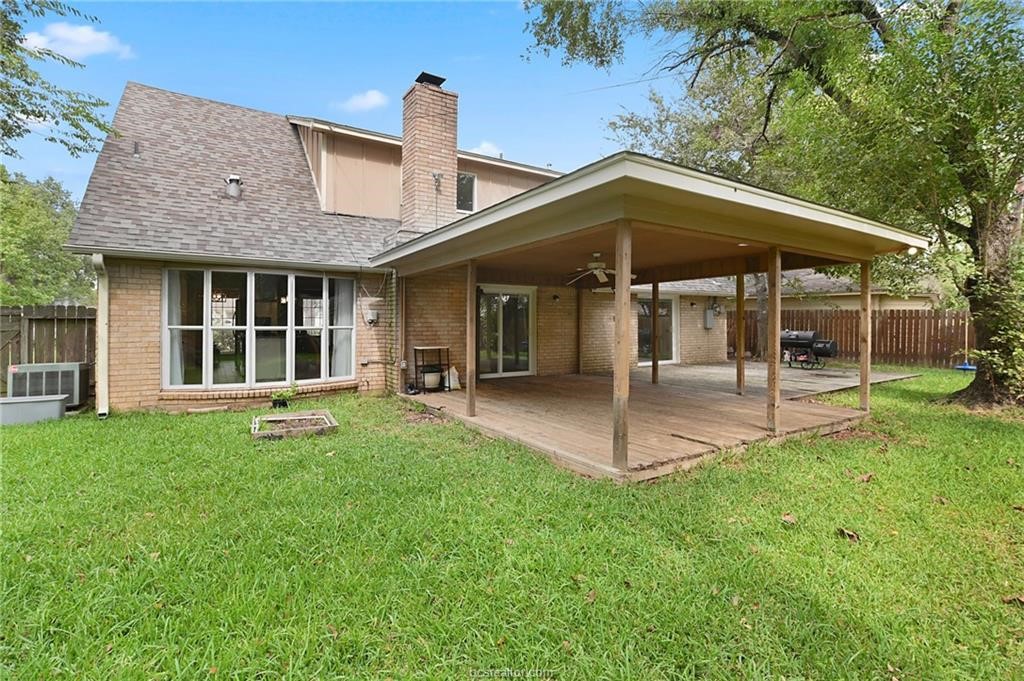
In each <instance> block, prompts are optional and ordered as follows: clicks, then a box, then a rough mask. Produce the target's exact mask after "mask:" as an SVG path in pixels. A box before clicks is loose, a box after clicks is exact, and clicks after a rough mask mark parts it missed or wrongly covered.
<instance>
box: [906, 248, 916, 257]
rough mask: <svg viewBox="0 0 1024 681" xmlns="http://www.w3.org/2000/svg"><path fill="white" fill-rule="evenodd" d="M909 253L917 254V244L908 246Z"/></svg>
mask: <svg viewBox="0 0 1024 681" xmlns="http://www.w3.org/2000/svg"><path fill="white" fill-rule="evenodd" d="M907 255H917V246H911V247H910V248H908V249H907Z"/></svg>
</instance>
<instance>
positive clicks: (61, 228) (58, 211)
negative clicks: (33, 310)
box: [0, 165, 95, 305]
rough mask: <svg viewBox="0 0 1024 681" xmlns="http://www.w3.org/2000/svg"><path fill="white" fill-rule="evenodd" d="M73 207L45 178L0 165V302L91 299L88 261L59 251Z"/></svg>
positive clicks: (60, 189) (63, 191)
mask: <svg viewBox="0 0 1024 681" xmlns="http://www.w3.org/2000/svg"><path fill="white" fill-rule="evenodd" d="M76 214H77V210H76V208H75V204H74V202H73V201H72V200H71V195H70V194H69V193H68V191H67V190H66V189H64V187H62V186H61V184H60V183H59V182H57V180H55V179H53V178H52V177H49V178H47V179H45V180H42V181H40V182H31V181H29V180H27V179H25V177H24V176H23V175H14V176H11V175H10V174H8V172H7V169H6V168H4V167H3V165H0V303H2V304H4V305H49V304H51V303H55V302H57V303H91V302H93V300H94V299H95V294H94V292H93V282H94V281H95V275H94V273H93V270H92V266H91V265H90V263H89V261H88V260H87V259H86V258H84V257H83V256H80V255H74V254H72V253H68V252H67V251H65V250H64V244H65V243H67V240H68V235H69V234H70V233H71V226H72V225H73V224H74V222H75V215H76Z"/></svg>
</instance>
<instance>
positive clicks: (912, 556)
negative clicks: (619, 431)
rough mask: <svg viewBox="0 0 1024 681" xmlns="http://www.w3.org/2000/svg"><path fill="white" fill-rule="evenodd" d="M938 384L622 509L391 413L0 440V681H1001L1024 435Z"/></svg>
mask: <svg viewBox="0 0 1024 681" xmlns="http://www.w3.org/2000/svg"><path fill="white" fill-rule="evenodd" d="M965 380H966V379H965V378H964V377H963V376H958V375H954V374H952V373H951V372H938V371H930V372H926V373H925V375H924V376H923V377H921V378H919V379H914V380H910V381H905V382H898V383H893V384H888V385H885V386H881V387H878V388H877V389H876V390H875V391H874V405H875V412H874V414H875V416H874V419H873V420H872V421H871V422H870V424H868V425H867V426H865V427H864V428H862V429H861V430H859V431H856V432H855V433H854V434H853V435H852V436H851V435H847V436H841V437H829V438H808V439H803V440H799V441H792V442H789V443H786V444H784V445H781V446H776V447H754V448H752V449H750V450H748V451H747V452H745V453H743V454H736V455H732V456H725V457H723V458H720V459H719V460H717V461H715V462H712V463H709V464H708V465H705V466H703V467H701V468H699V469H697V470H696V471H693V472H691V473H689V474H686V475H678V476H675V477H672V478H668V479H665V480H662V481H660V482H657V483H654V484H630V485H624V486H616V485H614V484H612V483H609V482H603V481H592V480H586V479H582V478H579V477H576V476H574V475H572V474H570V473H568V472H565V471H563V470H560V469H557V468H555V467H553V466H552V465H551V464H550V463H548V462H547V460H546V459H544V458H543V457H541V456H537V455H534V454H531V453H530V452H529V451H527V450H525V449H523V448H522V447H519V446H516V445H512V444H509V443H504V442H498V441H490V440H487V439H484V438H483V437H481V436H479V435H477V434H475V433H473V432H472V431H470V430H468V429H466V428H464V427H462V426H459V425H454V424H440V423H434V422H431V421H414V420H410V419H409V418H408V414H409V412H407V411H405V407H404V403H402V402H401V401H399V400H398V399H397V398H389V399H377V398H361V397H357V396H343V397H336V398H332V399H326V400H322V401H318V402H305V403H302V404H300V405H299V407H300V408H309V407H324V408H328V409H330V410H331V411H332V412H333V413H334V415H335V416H336V418H337V420H338V422H339V424H340V427H339V430H338V432H337V433H336V434H334V435H331V436H328V437H324V438H320V439H304V440H292V441H280V442H261V443H254V442H253V441H252V440H251V439H250V436H249V421H250V419H251V418H252V415H253V412H249V413H217V414H206V415H200V416H167V415H156V414H150V415H143V414H137V415H118V416H114V417H111V418H110V419H108V420H107V421H103V422H100V421H97V420H96V419H95V418H93V417H92V416H91V415H82V416H77V417H72V418H67V419H65V420H63V421H60V422H51V423H45V424H39V425H35V426H22V427H14V428H6V429H4V430H3V432H2V435H0V437H2V446H3V461H2V473H3V490H2V492H3V504H4V508H3V563H2V564H3V568H2V570H3V577H2V580H3V581H2V587H0V588H2V596H0V665H2V666H0V669H2V670H3V672H0V673H2V674H3V675H4V676H6V677H18V678H60V677H65V678H68V677H74V678H103V679H107V678H118V677H131V678H147V679H158V678H180V677H207V676H208V675H209V674H216V676H218V677H232V678H239V679H254V678H279V677H286V678H303V679H305V678H337V677H358V678H367V677H380V678H385V677H394V678H408V677H422V678H450V677H453V678H466V677H468V676H470V675H471V674H474V673H476V672H478V671H479V670H487V669H497V668H503V669H505V668H507V669H520V670H525V669H533V670H549V671H550V672H551V674H552V675H557V676H558V677H559V678H581V679H597V678H622V679H657V678H688V677H697V676H710V677H715V678H735V677H748V678H767V677H772V678H779V677H788V678H792V677H803V678H812V679H834V678H857V679H870V678H878V679H892V678H894V677H897V678H899V679H934V678H953V677H956V678H972V679H993V678H1014V677H1016V678H1021V676H1022V674H1024V607H1020V606H1017V605H1013V604H1006V603H1003V602H1002V599H1003V598H1004V597H1006V596H1010V595H1013V594H1020V593H1024V512H1021V511H1020V510H1015V509H1014V506H1020V505H1024V415H1022V414H1021V413H1004V414H1002V415H999V416H991V415H975V414H970V413H967V412H965V411H962V410H960V409H958V408H953V407H944V406H938V405H936V404H934V403H933V402H932V401H933V400H934V399H935V398H937V397H939V396H941V395H943V394H945V393H948V392H949V391H951V390H953V389H956V388H958V387H960V386H961V385H963V384H964V381H965ZM855 399H856V396H855V395H854V394H851V393H844V394H839V395H836V396H833V397H830V398H829V400H830V401H832V402H835V403H838V404H847V405H853V403H854V401H855ZM866 473H872V474H873V477H872V478H871V480H870V481H869V482H861V481H860V480H858V476H861V475H863V474H866ZM783 514H792V516H793V517H795V519H796V522H795V524H792V525H790V524H787V523H784V522H783V521H782V516H783ZM840 527H842V528H846V529H848V530H851V531H853V532H856V533H857V534H858V535H859V537H860V540H859V541H858V542H852V541H850V540H848V539H844V538H842V537H840V536H839V535H838V534H837V528H840Z"/></svg>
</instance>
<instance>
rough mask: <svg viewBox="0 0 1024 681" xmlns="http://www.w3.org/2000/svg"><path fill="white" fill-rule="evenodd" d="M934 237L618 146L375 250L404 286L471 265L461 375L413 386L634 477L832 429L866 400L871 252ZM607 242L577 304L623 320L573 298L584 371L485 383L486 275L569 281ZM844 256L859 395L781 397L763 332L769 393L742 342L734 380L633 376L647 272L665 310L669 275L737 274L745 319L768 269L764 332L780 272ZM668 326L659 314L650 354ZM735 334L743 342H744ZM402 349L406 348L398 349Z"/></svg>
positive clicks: (585, 467)
mask: <svg viewBox="0 0 1024 681" xmlns="http://www.w3.org/2000/svg"><path fill="white" fill-rule="evenodd" d="M925 246H927V242H926V241H925V240H924V239H922V238H920V237H918V236H915V235H913V234H910V233H907V232H903V231H901V230H897V229H894V228H892V227H889V226H886V225H883V224H880V223H877V222H873V221H871V220H867V219H865V218H862V217H859V216H855V215H851V214H848V213H844V212H842V211H838V210H835V209H832V208H828V207H825V206H820V205H816V204H812V203H809V202H807V201H802V200H800V199H795V198H793V197H789V196H784V195H780V194H775V193H773V192H769V191H766V190H762V189H759V188H756V187H752V186H749V185H744V184H741V183H737V182H733V181H731V180H726V179H723V178H719V177H715V176H711V175H707V174H704V173H700V172H697V171H694V170H691V169H688V168H683V167H680V166H676V165H674V164H671V163H667V162H664V161H660V160H658V159H653V158H650V157H646V156H642V155H638V154H634V153H629V152H622V153H619V154H616V155H614V156H610V157H608V158H605V159H602V160H601V161H598V162H596V163H594V164H591V165H589V166H586V167H584V168H581V169H579V170H577V171H575V172H573V173H570V174H568V175H565V176H562V177H560V178H558V179H556V180H553V181H551V182H549V183H547V184H545V185H542V186H540V187H537V188H535V189H532V190H530V191H527V192H524V193H523V194H520V195H518V196H516V197H513V198H511V199H508V200H506V201H504V202H502V203H499V204H496V205H494V206H491V207H490V208H487V209H485V210H482V211H479V212H478V213H474V214H472V215H469V216H467V217H465V218H463V219H461V220H458V221H456V222H453V223H451V224H449V225H447V226H445V227H442V228H440V229H437V230H434V231H432V232H429V233H427V234H424V235H423V236H420V237H418V238H415V239H413V240H412V241H408V242H406V243H404V244H401V245H399V246H397V247H395V248H393V249H391V250H389V251H387V252H385V253H383V254H381V255H380V256H377V257H376V258H374V259H373V264H374V265H375V266H382V267H393V268H394V269H395V271H396V272H397V274H398V275H399V276H400V277H401V280H402V282H403V284H402V287H409V286H415V285H416V281H417V277H421V276H423V275H428V274H430V273H436V272H439V271H447V272H453V271H456V270H458V271H460V272H461V273H462V275H461V276H464V277H465V279H464V282H465V289H464V290H465V301H464V312H465V317H464V320H465V323H464V326H463V327H462V328H463V329H464V332H465V355H464V357H465V371H464V372H463V384H464V387H465V390H464V392H463V393H461V394H460V393H436V394H429V395H423V396H420V397H419V398H418V399H421V400H422V401H424V402H426V403H427V404H431V405H432V406H438V407H444V408H445V409H446V410H447V411H448V412H449V413H452V414H456V413H457V412H461V413H460V414H459V418H463V419H466V420H467V421H468V420H472V421H474V423H476V424H477V426H478V427H480V428H482V429H485V430H488V429H490V430H492V431H493V432H494V433H495V434H498V435H501V436H503V437H509V438H510V439H517V440H520V441H522V442H524V443H526V444H528V445H530V446H531V447H534V448H536V449H540V450H542V451H546V452H547V453H548V454H550V455H552V456H554V457H556V458H558V459H559V460H560V461H561V462H562V463H564V464H565V465H567V466H569V467H571V468H573V469H575V470H579V471H580V472H586V473H589V474H593V475H602V476H609V477H613V478H616V479H636V478H643V477H654V476H657V475H661V474H664V473H667V472H670V471H672V470H676V469H678V468H680V467H685V466H686V462H687V461H691V462H692V461H694V460H696V459H699V458H700V457H703V456H706V455H707V454H708V453H711V452H714V451H717V450H719V449H722V448H726V447H734V446H737V445H745V444H748V443H749V442H752V441H755V440H758V439H765V438H772V437H784V436H789V435H792V434H794V433H802V432H807V431H811V430H817V431H819V432H828V431H832V430H835V429H838V428H843V427H848V426H849V425H850V424H851V423H853V422H855V421H856V420H858V419H859V418H862V417H863V416H864V415H866V413H867V412H868V410H869V404H870V384H871V364H870V362H871V335H870V333H871V332H870V329H871V325H870V314H871V311H870V305H869V302H870V281H871V275H870V271H871V270H870V267H871V266H870V263H871V260H872V258H874V256H875V255H877V254H880V253H890V252H900V251H905V250H907V249H911V248H924V247H925ZM597 253H600V254H604V256H603V257H604V259H606V260H608V262H609V264H608V268H609V269H613V270H614V273H610V274H611V278H610V280H609V279H607V278H606V279H605V281H600V279H597V280H595V278H593V277H590V276H586V277H583V278H581V279H579V280H578V281H576V282H575V284H574V286H575V287H576V288H577V295H574V296H573V298H574V299H575V300H576V304H577V306H579V305H581V301H582V299H583V298H584V296H583V295H579V294H578V292H579V291H582V290H592V289H595V288H601V289H606V288H612V289H613V290H614V304H613V306H611V307H610V308H609V310H608V311H609V312H610V315H611V316H612V317H613V319H614V330H613V331H612V332H611V333H610V334H595V333H593V331H592V330H590V329H586V328H584V322H583V320H584V315H583V314H582V313H581V312H580V308H579V307H577V314H576V319H577V323H578V324H579V327H578V329H577V332H576V334H575V342H576V343H577V345H578V347H577V348H576V356H577V357H578V358H580V359H579V366H578V371H577V372H576V375H559V376H555V377H546V376H526V377H517V378H497V379H494V380H487V381H484V382H479V379H478V371H477V362H478V352H479V344H478V338H477V333H478V328H479V323H480V322H479V314H480V296H481V290H482V289H481V286H482V285H483V284H488V285H493V284H497V283H501V284H509V285H519V286H534V287H541V286H548V287H565V286H566V285H567V282H569V281H570V280H572V279H574V278H575V277H574V275H575V274H576V273H578V272H581V271H583V268H582V267H581V266H583V265H585V264H586V263H587V261H588V259H591V258H590V256H591V254H597ZM840 263H857V264H858V265H859V267H860V271H861V332H860V339H859V354H860V372H859V379H860V380H859V389H860V409H859V410H857V411H854V410H849V409H837V408H833V407H826V406H823V405H816V404H808V403H796V402H786V403H783V400H782V394H781V382H780V349H779V346H778V344H776V343H772V344H770V345H769V348H770V356H769V358H768V362H767V385H766V390H765V393H764V396H763V397H755V396H751V395H747V394H746V392H747V390H746V380H745V379H746V369H745V362H744V358H743V357H742V356H740V357H737V359H736V364H735V384H734V387H733V389H732V390H731V391H728V392H724V391H706V390H700V389H699V388H698V386H696V385H685V386H684V385H679V384H678V382H676V383H677V384H676V385H659V372H660V369H659V365H658V363H654V364H652V366H651V367H650V369H649V374H648V375H647V380H636V379H634V380H631V377H630V374H631V368H632V366H633V364H634V354H635V353H634V352H633V349H634V334H635V327H634V326H633V317H632V312H631V304H632V300H631V292H630V285H631V284H651V285H652V295H651V298H652V304H653V307H654V309H658V307H657V305H658V299H659V293H658V285H659V283H660V282H665V281H676V280H684V279H699V278H703V277H709V276H736V285H737V307H738V309H737V316H738V318H741V319H742V318H743V300H744V296H743V275H744V274H748V273H752V272H766V273H767V275H768V283H769V295H768V297H769V331H768V335H769V337H771V338H778V337H779V336H780V334H781V331H782V329H781V328H780V321H781V317H780V310H781V304H780V302H781V301H780V283H781V282H780V278H781V273H782V271H783V270H786V269H797V268H802V267H814V266H823V265H834V264H840ZM620 282H621V283H622V284H623V285H620ZM402 287H400V292H401V291H402V290H404V289H403V288H402ZM400 295H401V293H400ZM552 297H553V298H554V299H556V300H557V296H552ZM399 308H400V310H402V311H403V312H402V313H400V315H399V325H400V326H401V328H402V329H403V330H404V329H405V327H406V315H405V313H404V309H405V308H404V305H402V304H401V303H400V304H399ZM530 323H531V324H532V322H530ZM531 329H532V327H531ZM531 333H535V330H531ZM658 333H659V332H658V331H657V325H654V328H653V329H652V337H651V344H652V346H653V347H652V355H653V356H655V357H657V356H659V354H658V343H659V338H658ZM739 333H740V338H738V339H737V345H738V346H739V347H743V343H742V330H740V331H739ZM401 337H403V338H404V335H402V336H401ZM460 340H461V339H460ZM598 344H600V345H601V346H602V347H601V348H599V349H600V350H602V351H604V352H607V353H608V355H609V356H610V360H611V361H610V362H609V364H610V367H611V373H612V376H611V378H608V377H606V376H605V377H602V376H592V375H585V374H586V372H585V371H584V365H583V360H582V358H583V356H584V354H585V353H584V349H586V350H588V351H590V352H593V351H594V349H595V348H594V346H595V345H598ZM531 352H532V351H531ZM541 353H543V350H541ZM400 355H401V356H403V357H404V356H405V350H404V349H400ZM535 366H536V358H535V357H533V356H532V354H531V364H530V368H529V371H523V372H521V373H523V374H535V373H537V372H536V370H535ZM478 383H479V386H478ZM576 423H579V424H585V426H584V427H576V426H574V425H572V424H576ZM545 442H546V443H548V444H546V445H545ZM569 444H571V445H572V446H571V447H569V446H567V445H569ZM581 452H582V455H581Z"/></svg>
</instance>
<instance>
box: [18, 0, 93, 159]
mask: <svg viewBox="0 0 1024 681" xmlns="http://www.w3.org/2000/svg"><path fill="white" fill-rule="evenodd" d="M48 14H52V15H55V16H58V17H64V16H70V17H79V18H83V19H85V20H87V21H96V19H95V18H94V17H90V16H86V15H84V14H82V13H81V12H80V11H79V10H77V9H75V8H74V7H72V6H71V5H69V4H66V3H64V2H59V1H58V0H2V11H0V58H2V64H3V68H2V69H0V155H3V156H11V157H15V158H17V157H18V152H17V151H16V150H15V148H14V142H15V141H16V140H18V139H21V138H22V137H24V136H26V135H28V134H29V133H30V132H32V131H33V129H36V130H39V131H41V133H42V134H43V136H44V138H45V139H46V140H47V141H49V142H54V143H57V144H60V145H62V146H63V147H64V148H65V149H67V150H68V153H70V154H71V155H72V156H75V157H77V156H80V155H82V154H85V153H89V152H93V151H96V149H97V143H98V142H100V141H101V140H102V139H103V135H104V134H106V133H109V132H111V128H110V126H109V125H107V123H106V122H105V121H104V120H103V118H102V116H101V115H100V113H99V110H100V109H101V108H103V107H105V106H106V105H107V103H106V102H105V101H103V100H101V99H98V98H96V97H93V96H92V95H88V94H85V93H82V92H75V91H73V90H67V89H64V88H61V87H58V86H56V85H54V84H53V83H51V82H49V81H47V80H46V79H44V78H43V77H42V76H41V75H40V74H39V72H38V71H36V70H35V68H33V65H32V64H33V62H47V61H49V62H55V63H58V64H63V65H65V66H70V67H73V68H82V65H81V64H79V63H78V62H75V61H73V60H71V59H68V58H67V57H65V56H63V55H61V54H58V53H56V52H54V51H53V50H49V49H46V48H39V49H35V48H29V47H26V46H25V44H24V39H25V24H26V23H27V22H28V21H29V20H31V19H34V18H38V17H43V16H46V15H48Z"/></svg>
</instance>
